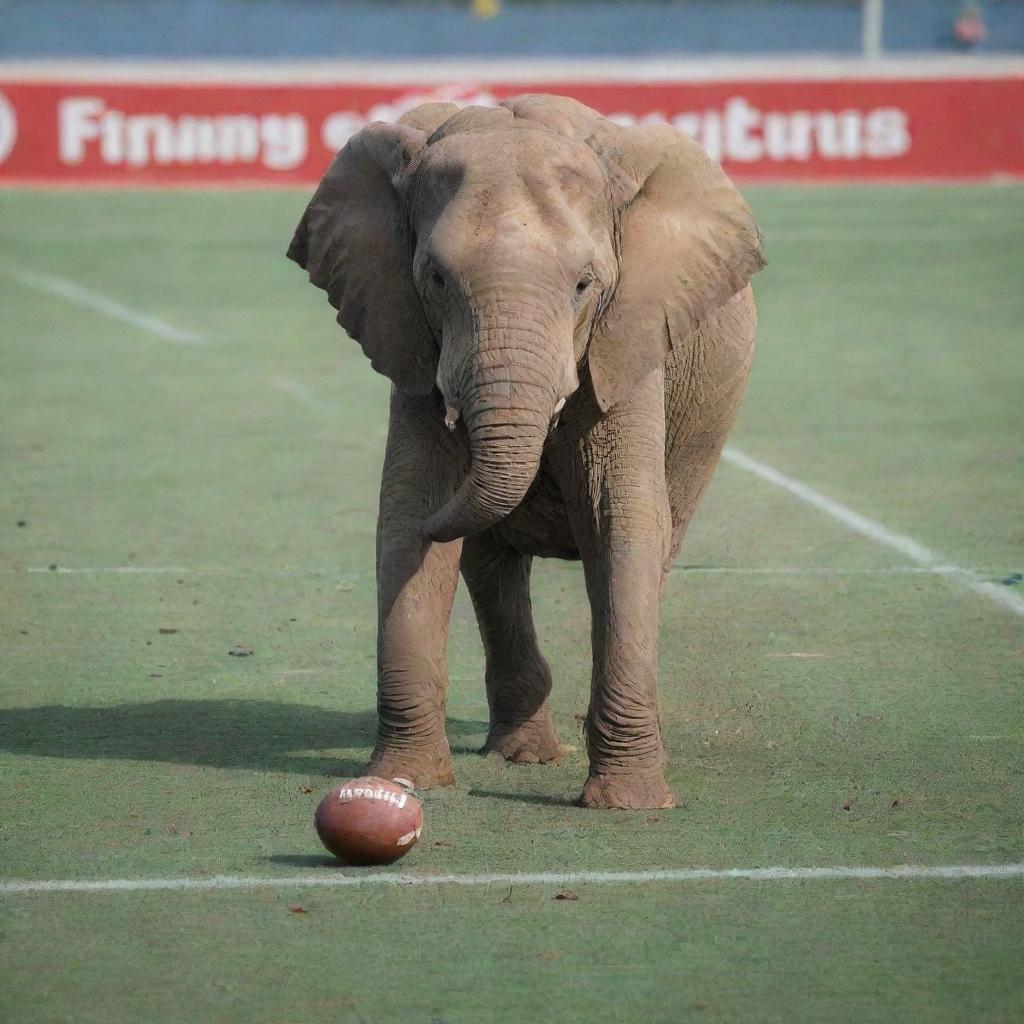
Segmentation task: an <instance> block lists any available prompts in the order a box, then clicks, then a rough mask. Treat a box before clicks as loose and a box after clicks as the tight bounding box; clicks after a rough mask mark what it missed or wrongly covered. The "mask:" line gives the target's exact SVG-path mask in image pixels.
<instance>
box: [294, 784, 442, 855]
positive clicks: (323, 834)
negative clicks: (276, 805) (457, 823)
mask: <svg viewBox="0 0 1024 1024" xmlns="http://www.w3.org/2000/svg"><path fill="white" fill-rule="evenodd" d="M402 781H403V782H404V781H405V780H404V779H403V780H402ZM410 788H411V787H410ZM314 820H315V822H316V832H317V835H318V836H319V837H320V841H321V842H322V843H323V844H324V846H326V847H327V849H328V850H330V851H331V853H333V854H334V856H335V857H337V858H339V859H340V860H343V861H344V862H345V863H346V864H390V863H391V862H392V861H395V860H398V858H399V857H404V856H405V854H407V853H408V852H409V851H410V850H411V849H412V848H413V847H414V846H415V845H416V840H417V839H419V837H420V830H421V829H422V828H423V805H422V804H421V803H420V802H419V800H417V799H416V797H414V796H413V795H412V793H410V792H409V789H407V788H405V787H403V786H402V785H401V784H400V783H399V782H397V781H391V782H389V781H388V780H387V779H379V778H377V777H376V776H374V775H367V776H363V777H362V778H359V779H353V780H352V781H351V782H345V783H342V785H340V786H338V788H337V789H332V790H331V791H330V793H328V794H327V796H325V797H324V798H323V800H321V801H320V806H319V807H317V809H316V818H315V819H314Z"/></svg>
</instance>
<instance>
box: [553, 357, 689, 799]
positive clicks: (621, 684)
mask: <svg viewBox="0 0 1024 1024" xmlns="http://www.w3.org/2000/svg"><path fill="white" fill-rule="evenodd" d="M664 438H665V414H664V378H663V376H662V373H661V370H660V368H659V369H658V370H656V371H654V372H653V373H651V374H650V375H648V376H647V377H646V378H645V379H644V380H643V381H642V382H641V384H640V385H639V386H638V387H637V388H636V389H635V391H634V392H633V393H632V394H631V395H630V396H628V397H627V398H625V399H623V400H622V401H621V402H620V403H618V404H617V405H615V406H614V407H613V408H612V409H611V410H610V411H609V412H608V413H607V415H605V416H604V417H603V418H600V419H596V420H595V421H594V422H593V426H592V427H591V428H590V430H589V431H588V432H587V433H586V434H585V435H584V436H583V437H582V438H581V439H580V440H579V441H578V442H577V443H576V447H575V451H574V452H573V458H572V464H571V467H570V468H569V469H568V476H569V480H568V482H567V486H566V488H565V493H566V500H567V504H568V505H569V507H570V516H571V518H572V525H573V529H574V531H575V533H576V535H577V541H578V544H579V548H580V555H581V558H582V560H583V567H584V572H585V575H586V581H587V593H588V596H589V598H590V605H591V614H592V643H593V674H592V679H591V693H590V708H589V711H588V714H587V723H586V736H587V750H588V753H589V756H590V776H589V778H588V779H587V782H586V785H585V787H584V790H583V795H582V797H581V798H580V803H581V804H582V805H583V806H584V807H623V808H646V807H674V806H675V805H676V800H675V796H674V795H673V793H672V791H671V790H670V789H669V788H668V785H667V783H666V782H665V753H664V748H663V747H662V740H661V728H660V723H659V719H658V695H657V675H658V607H659V599H660V592H661V578H662V567H663V565H664V562H665V559H666V557H667V554H668V550H669V548H670V545H671V534H672V522H671V513H670V509H669V503H668V490H667V486H666V481H665V447H664V444H665V441H664Z"/></svg>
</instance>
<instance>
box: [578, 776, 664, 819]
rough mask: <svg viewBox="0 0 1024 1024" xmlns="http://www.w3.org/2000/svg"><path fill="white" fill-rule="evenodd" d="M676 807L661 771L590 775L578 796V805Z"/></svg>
mask: <svg viewBox="0 0 1024 1024" xmlns="http://www.w3.org/2000/svg"><path fill="white" fill-rule="evenodd" d="M678 806H679V802H678V801H677V800H676V797H675V794H674V793H673V792H672V790H671V789H669V788H668V783H666V782H665V776H664V775H663V774H662V773H661V772H660V771H659V772H656V773H655V774H653V775H651V774H639V773H638V774H635V775H591V776H590V778H589V779H587V783H586V785H585V786H584V787H583V795H582V796H581V797H580V807H599V808H600V807H603V808H620V809H622V810H631V811H633V810H636V811H640V810H649V809H654V808H662V807H666V808H667V807H678Z"/></svg>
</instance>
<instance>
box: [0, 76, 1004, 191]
mask: <svg viewBox="0 0 1024 1024" xmlns="http://www.w3.org/2000/svg"><path fill="white" fill-rule="evenodd" d="M520 92H554V93H560V94H563V95H567V96H573V97H576V98H577V99H579V100H581V101H583V102H584V103H587V104H589V105H590V106H593V107H595V108H597V109H598V110H600V111H601V112H603V113H604V114H606V115H608V116H610V117H612V118H613V119H615V120H617V121H619V122H621V123H624V124H628V123H636V122H646V121H669V122H671V123H673V124H675V125H676V126H677V127H679V128H681V129H682V130H684V131H686V132H688V133H689V134H691V135H693V136H694V137H695V138H697V139H698V141H700V142H701V144H702V145H703V146H704V147H705V148H706V149H707V150H708V151H709V152H710V153H711V154H712V156H714V157H715V158H716V159H718V160H720V161H721V162H722V163H723V165H724V166H725V168H726V170H727V171H728V172H729V173H730V174H731V175H732V176H733V177H735V178H736V179H738V180H741V181H750V180H760V181H794V180H799V181H836V180H867V181H899V180H967V181H977V180H985V179H992V178H998V177H1012V178H1021V177H1024V116H1022V114H1024V66H1022V62H1021V61H1020V60H1019V59H1012V60H1005V61H997V60H985V61H982V60H978V61H970V60H966V61H965V60H963V59H960V60H956V61H953V62H950V61H948V60H947V61H931V62H923V63H920V62H919V63H913V62H912V63H906V62H897V63H892V62H883V63H864V62H861V61H849V62H842V61H824V62H806V61H804V62H799V61H798V62H794V61H786V62H775V63H773V62H771V61H767V62H765V61H761V62H750V63H745V64H736V63H730V64H728V65H718V64H715V63H713V62H712V63H703V64H696V63H692V62H690V63H684V62H679V61H675V62H671V61H670V62H656V61H647V62H605V63H600V62H594V63H591V64H581V63H580V62H574V63H573V64H571V65H567V64H565V63H564V62H549V63H544V62H538V61H536V60H534V61H527V62H493V61H489V62H487V63H486V64H485V65H472V64H449V65H443V64H439V63H438V62H430V63H429V64H407V65H400V64H389V65H382V64H379V63H378V64H374V65H348V66H341V65H328V66H316V65H309V64H305V65H294V66H288V65H279V66H277V67H276V68H274V69H273V70H267V69H265V68H264V69H259V68H255V67H253V68H246V67H244V66H237V65H236V66H232V67H229V68H219V69H218V68H214V67H204V66H196V65H183V64H180V63H175V64H169V65H165V66H162V67H161V66H154V65H146V66H140V67H135V68H133V67H131V66H125V65H120V66H117V65H105V64H99V65H96V66H93V67H89V66H76V67H73V68H71V67H68V66H65V65H48V64H34V63H29V64H14V63H8V64H3V63H0V185H3V184H6V185H65V186H66V185H107V186H117V187H123V186H133V185H135V186H164V185H167V186H189V185H224V186H240V185H256V186H275V185H302V186H308V185H310V184H312V183H313V182H315V181H316V180H318V178H319V177H320V175H321V174H322V172H323V170H324V168H325V167H326V166H327V164H328V162H329V160H330V158H331V156H332V155H333V154H334V153H335V152H336V150H337V149H339V148H340V147H341V146H342V145H343V144H344V143H345V140H346V139H347V138H348V136H349V135H350V134H351V133H352V132H354V131H357V130H358V129H359V128H360V127H361V126H362V125H364V124H366V123H368V122H369V121H374V120H393V119H395V118H397V117H398V116H399V115H400V114H401V113H402V112H403V111H405V110H407V109H409V108H410V107H412V106H415V105H416V104H418V103H422V102H425V101H427V100H435V99H449V100H454V101H456V102H459V103H480V104H492V105H493V104H496V103H498V102H500V101H501V100H502V99H504V98H506V97H508V96H512V95H515V94H516V93H520Z"/></svg>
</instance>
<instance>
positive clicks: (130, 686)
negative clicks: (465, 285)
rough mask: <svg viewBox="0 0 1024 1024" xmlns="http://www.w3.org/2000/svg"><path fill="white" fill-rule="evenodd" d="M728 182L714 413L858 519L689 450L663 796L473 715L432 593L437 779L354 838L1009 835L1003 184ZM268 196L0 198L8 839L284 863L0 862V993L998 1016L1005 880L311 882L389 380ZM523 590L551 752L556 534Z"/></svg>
mask: <svg viewBox="0 0 1024 1024" xmlns="http://www.w3.org/2000/svg"><path fill="white" fill-rule="evenodd" d="M750 196H751V200H752V203H753V205H754V207H755V209H756V211H757V213H758V215H759V219H760V221H761V223H762V225H763V228H764V231H765V234H766V236H767V239H768V245H769V255H770V258H771V261H772V262H771V266H770V267H769V269H768V270H767V271H766V272H765V273H764V274H763V275H762V276H761V277H759V278H758V280H757V283H756V286H757V294H758V298H759V302H760V307H761V335H760V337H761V341H760V350H759V355H758V359H757V362H756V365H755V372H754V376H753V379H752V382H751V388H750V393H749V396H748V398H747V401H746V404H745V407H744V410H743V413H742V416H741V420H740V423H739V426H738V428H737V430H736V433H735V436H734V441H735V446H736V448H737V449H738V450H739V451H741V452H743V453H746V455H747V456H749V457H751V458H753V459H755V460H758V464H759V465H762V464H763V465H766V466H768V467H771V468H773V469H774V470H777V471H779V472H780V473H783V474H785V475H786V476H787V478H790V479H791V480H793V481H798V482H799V483H801V484H803V485H806V486H807V487H810V488H813V489H814V490H815V491H816V492H820V493H821V494H823V495H825V496H827V497H828V498H830V499H832V500H834V501H835V502H839V503H841V504H842V506H843V508H844V509H846V510H847V511H850V510H852V512H854V513H859V514H861V515H863V516H867V517H870V519H871V520H872V521H873V523H874V524H875V526H871V527H870V528H869V529H868V530H867V532H866V533H865V531H864V530H861V532H857V531H856V530H852V529H850V522H849V521H847V522H844V521H841V520H842V516H840V518H839V519H837V518H836V517H835V515H831V514H828V513H827V511H825V512H823V511H822V510H821V509H820V508H819V507H815V505H814V504H812V503H809V502H808V501H807V500H806V497H805V498H801V497H800V496H799V495H797V494H794V493H792V491H787V490H786V489H784V488H782V487H779V486H776V485H775V484H774V483H772V482H771V481H770V480H768V479H765V478H764V476H763V475H762V476H758V475H756V474H753V473H751V472H748V471H747V470H746V469H744V467H743V465H741V464H739V463H738V462H736V461H733V462H724V463H723V464H722V466H721V468H720V470H719V472H718V475H717V476H716V478H715V480H714V482H713V484H712V486H711V488H710V490H709V493H708V495H707V498H706V500H705V502H704V505H703V506H702V508H701V510H700V512H699V513H698V516H697V519H696V520H695V522H694V524H693V527H692V529H691V533H690V536H689V538H688V541H687V544H686V546H685V547H684V549H683V553H682V556H681V558H680V560H679V567H678V568H677V570H676V571H675V572H674V575H673V578H672V580H671V581H670V585H669V587H668V588H667V593H666V596H665V600H664V604H663V610H662V662H661V700H662V713H663V721H664V723H665V727H666V742H667V745H668V747H669V750H670V756H671V769H670V774H669V779H670V782H671V783H672V784H673V786H674V788H675V789H676V791H677V793H678V794H679V795H680V797H681V801H682V806H681V807H680V808H679V809H677V810H673V811H664V812H658V813H649V812H647V813H631V812H608V813H600V812H585V811H582V810H580V809H577V808H575V807H574V806H572V803H571V801H572V799H573V798H574V797H576V796H577V795H578V793H579V790H580V788H581V784H582V780H583V776H584V772H585V766H584V762H583V760H582V759H581V756H580V754H578V753H577V754H574V755H572V756H571V757H570V758H569V759H568V760H567V761H566V763H564V764H563V765H561V766H558V767H541V768H538V767H501V766H498V765H495V764H494V763H493V762H492V761H490V760H486V759H482V758H480V757H478V756H477V755H476V754H475V753H474V752H473V751H474V750H475V749H476V747H477V746H478V745H479V744H480V742H481V741H482V740H483V736H484V732H485V721H486V703H485V698H484V691H483V685H482V671H483V659H482V651H481V648H480V644H479V640H478V638H477V635H476V628H475V623H474V621H473V618H472V615H471V611H470V609H469V603H468V600H467V599H466V597H465V594H464V592H463V593H460V596H459V600H458V603H457V607H456V613H455V618H454V621H453V626H452V634H451V642H450V645H449V661H450V666H451V678H452V682H451V692H450V699H449V734H450V738H451V742H452V746H453V748H454V749H455V750H456V771H457V773H458V776H459V783H460V784H459V786H458V787H457V788H453V789H448V790H441V791H437V792H431V793H428V794H426V795H425V807H426V821H427V827H426V830H425V832H424V836H423V840H422V842H421V844H420V845H419V846H418V847H417V848H416V849H415V850H414V851H413V852H412V853H411V854H410V855H409V857H408V858H406V860H404V861H403V862H402V863H401V864H400V865H397V866H395V867H394V868H391V869H384V870H385V871H387V872H390V873H395V872H398V873H416V874H420V875H429V874H432V873H443V874H458V875H464V876H468V875H473V874H477V873H489V874H490V873H497V874H515V873H530V872H556V873H565V872H574V871H593V872H607V871H647V870H651V869H662V868H674V867H708V868H733V867H737V868H758V867H770V866H782V867H792V866H799V867H815V866H830V865H849V866H867V867H871V866H888V865H900V864H921V865H958V864H966V865H978V864H980V865H998V864H1013V863H1020V862H1021V861H1024V831H1022V826H1024V810H1022V808H1024V699H1022V697H1024V694H1022V689H1024V685H1022V684H1024V672H1022V664H1024V617H1022V614H1024V584H1021V585H1020V586H1017V583H1019V582H1020V578H1021V577H1020V574H1021V573H1022V572H1024V515H1022V512H1024V401H1022V397H1024V358H1022V351H1021V342H1022V335H1021V325H1022V324H1024V289H1022V287H1021V285H1022V281H1021V258H1022V252H1024V189H1022V188H1020V187H998V188H996V187H992V188H988V187H982V188H957V189H952V188H949V189H947V188H930V189H911V188H899V189H891V190H885V189H857V188H846V189H842V190H832V189H816V190H786V189H757V190H751V191H750ZM303 203H304V196H303V195H301V194H299V193H296V192H282V193H238V194H229V193H198V194H196V193H194V194H183V193H182V194H175V193H161V194H145V193H133V194H116V193H76V194H60V193H33V192H6V193H5V192H0V261H2V262H0V310H2V316H0V419H2V427H3V429H2V432H0V453H2V455H0V473H2V477H0V602H2V603H0V644H2V649H0V657H2V681H0V771H2V775H0V779H2V785H0V841H2V845H0V877H2V878H3V879H7V880H12V879H17V880H57V879H175V878H208V877H210V876H214V875H242V876H256V877H258V878H264V879H281V878H296V879H298V881H296V882H295V883H294V884H292V883H288V884H285V885H281V886H278V887H271V886H255V887H248V888H243V889H233V890H219V889H215V890H211V891H186V892H179V891H147V892H138V891H107V890H102V891H96V892H87V893H83V892H38V891H27V892H26V891H6V892H0V914H2V917H0V953H2V957H0V962H2V966H0V972H2V974H0V1019H3V1020H5V1021H11V1022H26V1024H28V1022H54V1021H74V1022H97V1024H100V1022H102V1024H120V1022H137V1021H147V1022H172V1021H174V1022H176V1021H201V1022H214V1021H224V1022H234V1021H245V1022H246V1024H257V1022H268V1024H271V1022H273V1024H279V1022H294V1024H306V1022H315V1021H332V1022H346V1024H347V1022H352V1024H356V1022H359V1024H383V1022H392V1021H399V1020H400V1021H403V1022H424V1024H429V1022H444V1024H457V1022H460V1024H461V1022H481V1021H501V1022H520V1021H522V1022H546V1021H557V1022H559V1024H563V1022H572V1021H590V1022H613V1021H614V1022H632V1021H641V1020H642V1021H646V1022H652V1024H653V1022H666V1024H668V1022H672V1024H675V1022H681V1021H691V1020H692V1021H709V1022H725V1021H731V1022H736V1021H779V1022H792V1021H857V1022H868V1021H950V1022H953V1021H957V1022H961V1021H989V1022H995V1021H1017V1020H1020V1019H1021V1018H1022V1016H1024V969H1022V963H1024V879H1021V878H1020V877H1017V878H970V879H960V880H948V879H935V878H928V877H920V878H914V879H898V880H894V879H857V878H846V879H836V878H832V879H816V880H802V881H801V880H792V879H788V880H775V881H772V880H751V879H721V878H719V879H709V880H697V881H678V880H675V881H653V880H650V879H647V880H640V881H635V882H631V883H628V884H627V883H622V884H612V883H609V882H608V881H607V880H605V881H600V880H595V881H590V882H586V881H575V882H573V883H572V888H573V889H574V890H575V892H576V893H577V895H578V897H579V898H578V900H575V901H570V900H555V899H554V898H553V897H554V896H555V894H556V893H557V892H558V891H559V889H561V888H564V885H563V884H561V883H557V882H543V883H533V884H529V883H525V882H512V883H508V882H504V883H499V882H491V883H482V884H478V885H473V886H464V885H459V886H456V885H422V886H416V887H409V886H404V887H393V886H386V885H366V886H360V887H352V888H341V887H310V886H307V885H305V884H303V883H304V882H306V881H308V880H309V879H311V878H325V877H328V876H331V875H333V876H334V877H336V876H337V871H338V869H336V868H334V867H332V866H331V865H330V864H329V863H328V862H327V861H326V860H325V858H324V857H323V856H321V851H320V850H319V847H318V843H317V840H316V836H315V835H314V833H313V831H312V828H311V815H312V810H313V807H314V806H315V804H316V801H317V800H318V799H319V796H320V795H321V794H322V792H324V791H325V790H326V789H327V788H329V787H330V786H331V785H332V784H333V781H332V780H333V779H334V778H336V777H337V776H339V775H346V774H349V773H352V772H355V771H356V770H357V769H358V768H360V767H361V766H362V763H363V761H364V759H365V757H366V755H367V752H368V745H369V743H370V740H371V735H372V729H373V722H374V714H373V707H374V662H373V652H374V630H375V623H374V607H375V596H374V581H373V560H374V556H373V537H374V528H375V510H376V488H377V482H378V474H379V467H380V462H381V457H382V452H383V440H384V432H385V418H386V395H387V384H386V382H385V381H384V380H382V379H381V378H378V377H376V376H375V375H374V374H373V373H372V371H371V369H370V367H369V365H368V363H366V362H365V361H364V359H363V357H362V356H361V354H360V352H359V351H358V348H357V347H356V346H355V345H354V344H352V343H351V342H349V341H347V340H346V339H345V338H344V337H343V336H342V334H341V333H340V331H339V330H338V328H337V327H335V326H334V324H333V321H332V316H331V311H330V310H329V309H328V307H327V305H326V303H325V302H324V301H323V300H322V296H321V295H320V294H319V293H316V292H315V291H314V290H313V289H312V288H311V287H310V286H309V285H308V284H306V283H305V281H304V276H303V275H302V274H301V273H300V272H299V271H298V270H297V269H296V268H295V267H293V266H292V265H291V264H289V263H287V262H286V261H285V260H284V258H283V250H284V248H285V246H286V244H287V241H288V239H289V237H290V233H291V229H292V227H293V224H294V222H295V221H296V220H297V218H298V215H299V213H300V211H301V208H302V206H303ZM111 303H113V304H114V305H112V304H111ZM144 317H149V318H157V321H154V320H152V319H143V318H144ZM165 328H166V329H165ZM847 518H848V517H847ZM878 524H881V526H884V527H886V528H888V530H890V531H894V532H895V533H898V534H899V535H901V537H903V538H910V539H912V540H913V541H916V542H917V543H918V544H920V545H924V546H925V547H927V548H928V549H929V550H930V552H934V553H935V554H936V557H937V558H939V559H940V560H943V561H947V562H948V563H949V564H951V565H953V566H956V567H958V568H959V569H960V570H965V571H964V572H954V571H953V570H941V571H937V572H936V571H931V569H932V568H934V560H933V562H932V563H929V562H928V558H926V557H918V558H917V559H916V560H915V558H914V557H913V555H912V554H911V556H910V557H908V555H907V552H906V550H901V549H899V545H897V546H896V548H894V547H893V545H892V544H891V543H889V542H888V541H887V540H886V537H887V536H888V535H885V534H881V533H879V529H878V528H876V527H878ZM115 570H117V571H115ZM535 607H536V611H537V619H538V626H539V631H540V634H541V639H542V644H543V646H544V649H545V651H546V653H547V655H548V658H549V660H550V661H551V664H552V668H553V670H554V673H555V679H556V685H555V693H554V697H553V705H554V709H555V713H556V718H557V722H558V725H559V727H560V729H561V730H562V732H563V736H564V738H566V739H568V740H570V741H571V742H576V743H578V728H579V725H578V721H577V717H576V716H578V715H580V714H581V713H582V712H583V711H584V710H585V706H586V700H587V689H588V685H589V669H588V659H589V650H588V628H589V627H588V612H587V606H586V601H585V596H584V590H583V582H582V574H581V571H580V569H579V567H578V566H575V565H565V564H560V563H551V562H545V563H542V564H540V565H539V566H538V567H537V569H536V571H535ZM169 630H174V631H175V632H167V631H169ZM236 645H240V646H242V647H245V648H248V649H251V650H252V652H253V653H252V655H251V656H249V657H233V656H230V655H229V653H228V652H229V651H230V650H232V648H234V647H235V646H236ZM346 873H349V874H351V873H354V872H346ZM296 904H301V906H302V907H303V908H304V909H305V911H306V912H305V913H302V914H300V913H295V912H292V911H291V910H289V907H290V906H294V905H296Z"/></svg>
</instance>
